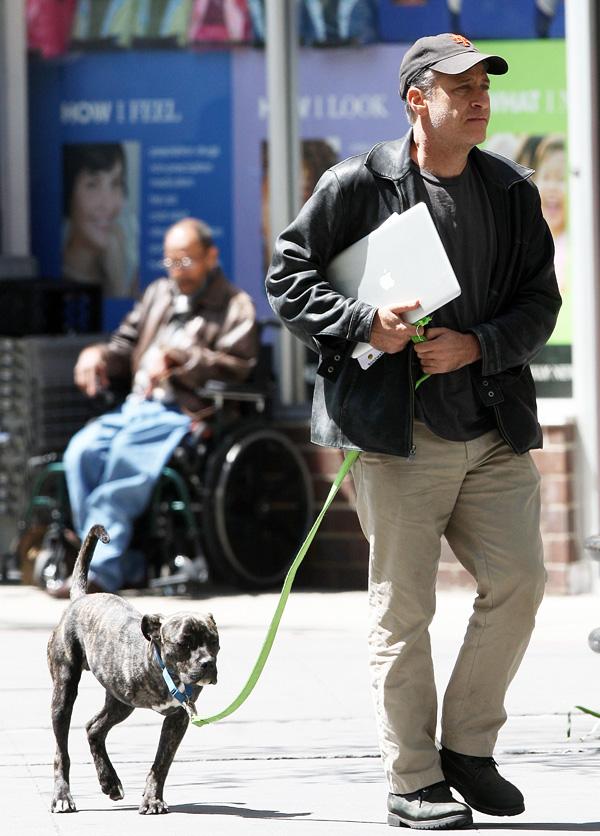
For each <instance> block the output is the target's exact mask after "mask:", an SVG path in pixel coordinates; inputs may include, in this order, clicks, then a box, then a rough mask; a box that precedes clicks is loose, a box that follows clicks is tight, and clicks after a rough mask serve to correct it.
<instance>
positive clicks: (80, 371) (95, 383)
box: [73, 345, 108, 398]
mask: <svg viewBox="0 0 600 836" xmlns="http://www.w3.org/2000/svg"><path fill="white" fill-rule="evenodd" d="M104 358H105V347H104V346H102V345H89V346H88V347H87V348H84V349H83V351H82V352H81V354H80V355H79V357H78V358H77V364H76V366H75V370H74V372H73V377H74V379H75V384H76V385H77V386H78V387H79V388H80V389H81V391H82V392H85V394H86V395H87V396H88V397H90V398H95V397H96V395H98V394H99V393H100V392H101V391H102V390H103V389H106V388H107V387H108V375H107V373H106V360H105V359H104Z"/></svg>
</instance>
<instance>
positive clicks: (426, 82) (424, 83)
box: [404, 67, 437, 125]
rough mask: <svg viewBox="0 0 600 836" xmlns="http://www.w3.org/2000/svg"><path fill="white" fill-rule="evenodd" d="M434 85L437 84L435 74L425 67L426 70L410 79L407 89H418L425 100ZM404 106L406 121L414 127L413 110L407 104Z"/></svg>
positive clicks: (414, 117)
mask: <svg viewBox="0 0 600 836" xmlns="http://www.w3.org/2000/svg"><path fill="white" fill-rule="evenodd" d="M436 83H437V82H436V78H435V72H434V71H433V70H430V69H429V67H427V68H426V69H424V70H421V72H419V73H417V75H416V76H415V77H414V78H413V79H411V81H410V85H409V87H418V88H419V90H420V91H421V93H423V96H424V97H425V98H427V97H428V96H430V95H431V93H432V92H433V88H434V87H435V86H436ZM404 104H405V107H406V115H407V117H408V121H409V122H410V124H411V125H414V124H415V121H416V116H415V114H414V113H413V109H412V108H411V106H410V105H409V103H408V102H405V103H404Z"/></svg>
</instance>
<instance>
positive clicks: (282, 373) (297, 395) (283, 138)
mask: <svg viewBox="0 0 600 836" xmlns="http://www.w3.org/2000/svg"><path fill="white" fill-rule="evenodd" d="M265 10H266V16H267V28H266V56H267V98H268V101H269V121H268V126H269V210H270V223H271V236H272V241H271V244H273V243H274V241H275V238H276V237H277V235H278V234H279V233H280V232H281V230H282V229H284V228H285V227H286V226H287V225H288V224H289V223H290V222H291V221H292V220H293V219H294V217H295V216H296V214H297V212H298V209H299V208H300V197H299V182H300V177H299V173H300V141H299V139H298V107H297V101H298V83H297V63H298V17H297V12H298V8H297V2H296V0H266V4H265ZM278 366H279V368H278V372H279V383H280V395H281V400H282V402H283V403H284V404H296V403H301V402H302V401H303V400H304V347H303V346H302V344H301V343H300V342H299V341H298V340H297V339H296V338H295V337H293V336H292V335H291V334H290V332H289V331H288V330H287V329H284V328H282V329H281V332H280V339H279V363H278Z"/></svg>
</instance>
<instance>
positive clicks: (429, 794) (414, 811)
mask: <svg viewBox="0 0 600 836" xmlns="http://www.w3.org/2000/svg"><path fill="white" fill-rule="evenodd" d="M387 806H388V811H389V812H388V817H387V822H388V824H391V825H392V826H393V827H412V828H414V829H416V830H444V829H446V828H449V827H466V826H468V825H470V824H472V823H473V817H472V816H471V811H470V810H469V808H468V807H467V805H466V804H461V802H460V801H457V800H456V799H455V798H452V793H451V792H450V790H449V788H448V785H447V784H446V783H445V782H444V781H440V782H439V783H438V784H432V785H431V786H429V787H423V789H421V790H417V791H416V792H407V793H402V794H401V795H396V794H394V793H390V794H389V795H388V801H387Z"/></svg>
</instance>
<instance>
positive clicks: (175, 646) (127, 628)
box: [48, 525, 219, 813]
mask: <svg viewBox="0 0 600 836" xmlns="http://www.w3.org/2000/svg"><path fill="white" fill-rule="evenodd" d="M98 539H101V540H102V542H104V543H107V542H108V535H107V533H106V531H105V530H104V528H102V526H100V525H96V526H93V527H92V528H91V529H90V531H89V533H88V535H87V537H86V538H85V541H84V542H83V544H82V546H81V550H80V552H79V555H78V557H77V562H76V564H75V568H74V570H73V582H72V586H71V603H70V605H69V606H68V607H67V609H66V610H65V612H64V614H63V616H62V618H61V620H60V623H59V624H58V626H57V627H56V629H55V630H54V632H53V633H52V635H51V636H50V641H49V642H48V665H49V667H50V673H51V674H52V681H53V683H54V690H53V694H52V726H53V728H54V734H55V737H56V756H55V759H54V795H53V798H52V805H51V808H50V809H51V810H52V812H54V813H72V812H75V809H76V808H75V804H74V802H73V798H72V797H71V792H70V789H69V766H70V759H69V753H68V750H67V741H68V736H69V725H70V722H71V714H72V711H73V704H74V702H75V698H76V696H77V686H78V684H79V680H80V677H81V672H82V670H90V671H91V672H92V673H93V674H94V676H95V677H96V679H97V680H98V682H100V684H101V685H102V686H103V687H104V688H105V690H106V701H105V703H104V708H103V709H102V710H101V711H100V712H99V713H98V714H96V716H95V717H93V718H92V719H91V720H90V721H89V723H88V724H87V726H86V729H87V735H88V741H89V744H90V749H91V751H92V757H93V759H94V763H95V765H96V771H97V773H98V778H99V780H100V787H101V789H102V792H103V793H105V794H106V795H108V796H110V798H112V799H113V800H115V801H118V800H119V799H121V798H123V787H122V785H121V782H120V780H119V777H118V775H117V773H116V772H115V769H114V767H113V765H112V763H111V762H110V759H109V757H108V754H107V752H106V746H105V741H106V736H107V734H108V732H109V731H110V729H112V727H113V726H115V725H117V723H120V722H122V721H123V720H125V718H126V717H129V715H130V714H131V712H132V711H133V710H134V708H152V709H153V710H154V711H157V712H158V713H159V714H162V715H163V716H164V718H165V720H164V723H163V725H162V731H161V735H160V741H159V744H158V751H157V753H156V757H155V760H154V763H153V764H152V768H151V769H150V772H149V773H148V777H147V779H146V787H145V790H144V795H143V798H142V803H141V804H140V807H139V812H140V813H167V812H168V807H167V805H166V804H165V802H164V800H163V788H164V784H165V780H166V777H167V773H168V771H169V768H170V766H171V763H172V762H173V758H174V757H175V753H176V751H177V748H178V746H179V744H180V742H181V740H182V738H183V735H184V733H185V730H186V728H187V726H188V722H189V716H188V712H187V711H186V710H185V708H184V706H183V705H182V703H181V702H179V701H178V700H177V699H176V698H175V697H173V696H171V694H170V691H169V688H168V687H167V684H166V682H165V680H164V678H163V674H162V668H161V665H160V661H159V659H158V658H157V651H158V653H159V654H160V657H162V661H163V663H164V665H166V668H167V670H168V671H169V673H170V674H171V677H172V679H173V681H174V682H175V684H176V685H177V686H178V689H179V691H180V692H183V691H184V688H185V686H188V690H189V691H190V696H189V704H188V707H189V708H190V709H191V711H193V713H195V707H194V703H195V701H196V699H197V698H198V695H199V693H200V691H201V690H202V686H203V685H208V684H213V683H215V682H216V681H217V665H216V656H217V652H218V650H219V637H218V633H217V628H216V625H215V622H214V619H213V617H212V615H203V616H199V615H196V614H193V613H178V614H176V615H172V616H170V617H169V618H164V617H163V616H162V615H158V614H157V615H144V616H142V615H141V614H140V613H139V612H138V611H137V610H136V609H135V608H134V607H132V606H131V605H130V604H129V603H127V601H124V600H123V599H122V598H119V597H118V596H117V595H110V594H108V593H106V594H105V593H99V594H95V595H87V594H86V593H87V574H88V568H89V565H90V561H91V559H92V555H93V552H94V548H95V546H96V543H97V541H98Z"/></svg>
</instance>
